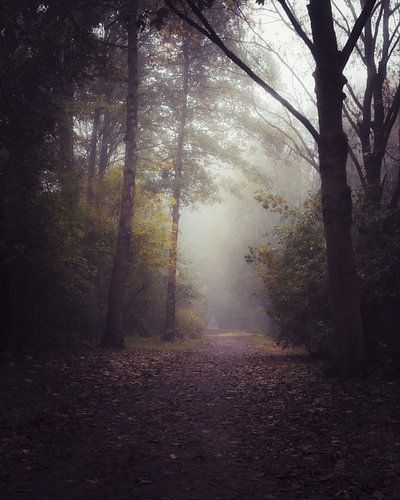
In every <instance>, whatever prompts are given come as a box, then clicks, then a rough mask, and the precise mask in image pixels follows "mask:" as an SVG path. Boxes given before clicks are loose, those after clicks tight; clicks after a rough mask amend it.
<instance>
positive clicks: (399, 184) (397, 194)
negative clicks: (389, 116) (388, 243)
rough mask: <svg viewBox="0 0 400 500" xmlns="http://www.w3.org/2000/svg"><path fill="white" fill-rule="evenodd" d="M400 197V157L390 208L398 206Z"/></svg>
mask: <svg viewBox="0 0 400 500" xmlns="http://www.w3.org/2000/svg"><path fill="white" fill-rule="evenodd" d="M397 127H398V128H397V141H398V142H397V155H398V157H399V156H400V115H398V120H397ZM399 198H400V159H398V160H397V179H396V184H395V186H394V190H393V193H392V196H391V198H390V203H389V209H390V210H394V209H395V208H396V207H397V204H398V202H399Z"/></svg>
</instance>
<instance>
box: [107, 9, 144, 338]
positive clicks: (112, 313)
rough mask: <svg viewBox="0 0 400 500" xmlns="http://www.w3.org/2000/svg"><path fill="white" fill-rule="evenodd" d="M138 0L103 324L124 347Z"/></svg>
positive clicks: (132, 14)
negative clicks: (114, 239)
mask: <svg viewBox="0 0 400 500" xmlns="http://www.w3.org/2000/svg"><path fill="white" fill-rule="evenodd" d="M137 34H138V29H137V0H133V1H132V2H131V3H130V4H129V17H128V92H127V112H126V132H125V163H124V174H123V180H122V194H121V205H120V215H119V227H118V234H117V247H116V252H115V256H114V264H113V269H112V275H111V283H110V289H109V295H108V311H107V317H106V327H105V332H104V336H103V340H102V343H103V345H104V346H107V347H116V348H123V347H124V345H125V342H124V331H123V310H124V298H125V286H126V279H127V275H128V269H129V262H130V253H131V240H132V224H133V212H134V210H133V206H134V205H133V204H134V194H135V175H136V163H137V135H138V131H137V112H138V85H139V82H138V68H137V65H138V48H137V46H138V44H137Z"/></svg>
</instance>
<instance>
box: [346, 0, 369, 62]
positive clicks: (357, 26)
mask: <svg viewBox="0 0 400 500" xmlns="http://www.w3.org/2000/svg"><path fill="white" fill-rule="evenodd" d="M375 3H376V0H367V1H366V2H365V5H364V8H363V10H362V11H361V14H360V15H359V16H358V18H357V20H356V22H355V23H354V26H353V29H352V31H351V33H350V36H349V38H348V39H347V42H346V44H345V46H344V47H343V50H342V55H341V69H342V70H343V69H344V67H345V66H346V64H347V61H348V60H349V57H350V55H351V53H352V52H353V49H354V47H355V46H356V44H357V41H358V39H359V38H360V36H361V33H362V30H363V29H364V26H365V23H366V22H367V21H368V19H369V17H370V15H371V13H372V11H373V9H374V6H375Z"/></svg>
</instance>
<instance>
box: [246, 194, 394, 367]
mask: <svg viewBox="0 0 400 500" xmlns="http://www.w3.org/2000/svg"><path fill="white" fill-rule="evenodd" d="M259 201H263V200H261V199H260V200H259ZM275 202H276V206H275V207H273V208H274V210H279V211H280V213H281V214H282V223H281V224H280V225H278V226H276V227H275V229H274V237H275V241H274V243H268V244H265V245H263V246H260V247H258V248H257V249H254V248H251V249H250V251H249V253H248V255H247V260H248V261H249V262H252V263H254V264H255V265H256V267H257V270H258V272H259V273H260V275H261V276H262V278H263V280H264V283H265V286H266V294H267V304H268V305H267V309H268V312H269V313H270V314H271V315H272V316H273V317H274V318H275V320H276V322H277V323H278V326H279V338H280V340H281V341H282V342H283V343H284V344H291V345H296V346H305V347H306V349H307V350H308V351H309V352H312V353H324V354H325V353H327V352H328V351H329V347H330V338H331V330H332V325H331V319H330V311H329V295H328V281H327V266H326V257H325V242H324V238H323V227H322V216H321V209H320V203H319V199H318V198H313V199H311V200H309V201H307V202H306V203H305V204H304V205H303V207H302V209H301V210H291V211H282V208H284V206H285V202H284V200H281V202H279V203H278V201H277V200H275ZM280 205H283V207H281V206H280ZM268 206H269V204H268ZM272 206H273V205H272ZM354 240H355V242H356V243H355V256H356V265H357V273H358V277H359V285H360V292H361V301H362V314H363V323H364V331H365V335H366V341H367V348H368V351H369V354H370V358H376V357H377V356H378V354H379V353H381V354H384V353H385V352H386V354H389V353H390V355H391V356H392V357H399V358H400V356H399V354H400V332H399V329H398V325H399V322H400V310H399V308H398V304H399V301H400V214H399V213H398V212H393V211H392V212H388V211H387V210H385V209H384V208H382V209H380V210H376V209H375V210H368V209H367V208H366V206H365V203H364V201H362V199H360V201H358V203H356V204H355V207H354Z"/></svg>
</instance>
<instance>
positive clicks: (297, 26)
mask: <svg viewBox="0 0 400 500" xmlns="http://www.w3.org/2000/svg"><path fill="white" fill-rule="evenodd" d="M278 3H279V4H280V5H281V7H282V9H283V10H284V12H285V14H286V16H287V18H288V19H289V21H290V24H291V25H292V26H293V29H294V30H295V32H296V33H297V34H298V35H299V37H300V38H301V39H302V40H303V42H304V43H305V44H306V45H307V47H308V48H309V49H310V51H311V54H312V55H313V56H314V58H315V51H314V45H313V43H312V41H311V40H310V39H309V38H308V36H307V35H306V33H305V31H304V30H303V28H302V27H301V25H300V23H299V21H298V19H297V18H296V16H295V15H294V14H293V12H292V11H291V10H290V8H289V6H288V4H287V3H286V0H278Z"/></svg>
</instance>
